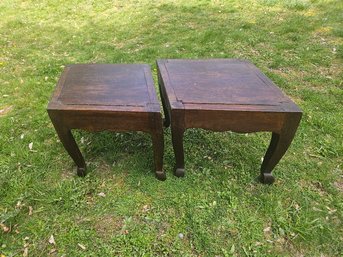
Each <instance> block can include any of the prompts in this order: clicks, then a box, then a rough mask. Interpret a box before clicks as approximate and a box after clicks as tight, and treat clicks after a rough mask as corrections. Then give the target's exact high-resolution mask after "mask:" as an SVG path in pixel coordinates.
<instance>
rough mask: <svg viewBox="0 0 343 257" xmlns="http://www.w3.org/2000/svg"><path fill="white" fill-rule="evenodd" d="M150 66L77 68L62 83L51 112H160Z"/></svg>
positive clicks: (66, 73)
mask: <svg viewBox="0 0 343 257" xmlns="http://www.w3.org/2000/svg"><path fill="white" fill-rule="evenodd" d="M159 106H160V105H159V102H158V100H157V97H156V92H155V88H154V83H153V79H152V75H151V71H150V67H149V65H146V64H73V65H68V66H67V67H66V68H65V70H64V72H63V74H62V75H61V79H60V80H59V82H58V84H57V87H56V90H55V92H54V94H53V97H52V99H51V101H50V103H49V107H48V108H50V109H52V108H56V109H63V110H76V109H77V110H104V111H106V110H107V111H137V112H140V111H143V112H146V111H147V112H160V107H159Z"/></svg>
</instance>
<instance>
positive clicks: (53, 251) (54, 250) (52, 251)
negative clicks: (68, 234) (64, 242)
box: [49, 248, 57, 254]
mask: <svg viewBox="0 0 343 257" xmlns="http://www.w3.org/2000/svg"><path fill="white" fill-rule="evenodd" d="M55 252H57V249H56V248H52V249H51V250H50V251H49V254H53V253H55Z"/></svg>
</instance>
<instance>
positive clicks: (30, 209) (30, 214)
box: [29, 206, 33, 216]
mask: <svg viewBox="0 0 343 257" xmlns="http://www.w3.org/2000/svg"><path fill="white" fill-rule="evenodd" d="M32 214H33V208H32V206H29V216H32Z"/></svg>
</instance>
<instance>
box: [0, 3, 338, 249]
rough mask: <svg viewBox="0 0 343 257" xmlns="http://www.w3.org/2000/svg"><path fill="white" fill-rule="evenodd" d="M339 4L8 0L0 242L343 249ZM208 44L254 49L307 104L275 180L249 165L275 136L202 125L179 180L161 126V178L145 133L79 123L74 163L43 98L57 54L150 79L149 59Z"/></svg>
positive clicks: (237, 54)
mask: <svg viewBox="0 0 343 257" xmlns="http://www.w3.org/2000/svg"><path fill="white" fill-rule="evenodd" d="M342 13H343V2H342V1H340V0H326V1H325V0H292V1H286V0H285V1H282V0H255V1H253V0H245V1H238V0H230V1H207V0H201V1H200V0H188V1H183V0H175V1H168V0H161V1H149V0H141V1H136V0H129V1H103V0H98V1H54V0H49V1H48V0H44V1H15V0H2V1H1V2H0V15H1V19H0V110H2V111H1V113H0V223H1V226H2V227H1V231H0V255H1V254H3V255H5V256H21V255H23V253H24V255H25V254H26V252H25V251H28V254H29V256H47V255H49V254H51V255H54V256H116V255H120V256H163V255H168V256H342V252H343V229H342V228H343V224H342V220H343V201H342V199H343V172H342V163H343V126H342V124H343V115H342V110H343V73H342V70H343V30H342V28H343V15H342ZM211 57H217V58H221V57H223V58H244V59H248V60H250V61H251V62H253V63H254V64H255V65H256V66H258V67H259V68H260V69H261V70H262V71H263V72H265V73H266V74H267V75H268V76H269V77H270V78H271V79H272V80H273V81H274V82H275V83H277V84H278V85H279V86H280V87H281V88H282V90H283V91H284V92H285V93H286V94H287V95H289V96H290V97H291V98H292V99H294V101H295V102H296V103H297V104H298V105H299V106H300V107H301V108H302V110H303V111H304V115H303V119H302V122H301V125H300V127H299V130H298V132H297V135H296V137H295V140H294V142H293V144H292V145H291V147H290V149H289V151H288V152H287V154H286V155H285V156H284V158H283V159H282V160H281V162H280V163H279V165H278V166H277V167H276V168H275V172H274V174H275V176H276V178H277V181H276V183H275V184H274V185H272V186H265V185H262V184H260V183H259V182H258V181H257V180H256V177H257V176H258V171H259V166H260V159H261V157H262V156H263V154H264V151H265V149H266V147H267V145H268V141H269V136H270V135H268V134H267V133H260V134H249V135H244V134H243V135H242V134H236V133H230V132H225V133H212V132H207V131H204V130H188V131H187V132H186V134H185V152H186V168H187V175H186V177H185V178H183V179H177V178H175V177H174V176H173V175H172V167H173V165H174V156H173V151H172V147H171V135H170V129H166V130H165V145H166V149H165V159H164V167H165V170H166V172H167V176H168V179H167V180H166V181H165V182H160V181H157V180H156V179H155V178H154V174H153V172H152V169H153V167H152V150H151V151H147V149H151V140H150V138H149V136H148V135H145V134H143V133H106V132H103V133H87V132H82V131H75V136H76V138H77V140H78V142H79V143H80V147H81V149H82V151H83V153H84V154H85V158H86V161H87V164H88V167H89V169H88V175H87V176H86V177H85V178H79V177H77V176H76V171H75V166H74V164H73V162H72V160H71V159H70V158H69V156H68V155H67V153H66V152H65V150H64V149H63V147H62V145H61V143H60V142H59V141H58V138H57V135H56V133H55V131H54V129H53V127H52V125H51V122H50V120H49V118H48V115H47V113H46V106H47V103H48V101H49V98H50V95H51V93H52V91H53V89H54V87H55V85H56V82H57V80H58V77H59V76H60V74H61V72H62V70H63V66H64V65H66V64H70V63H135V62H136V63H142V62H143V63H148V64H150V65H151V66H152V68H153V72H154V79H155V81H156V65H155V60H156V59H158V58H211ZM31 142H33V147H32V150H31V151H30V149H29V147H28V145H29V144H30V143H31ZM81 142H83V143H81ZM99 193H104V194H105V196H104V197H103V196H101V195H102V194H100V195H99ZM31 208H32V210H33V211H32V213H30V209H31ZM30 214H31V215H30ZM6 228H7V229H10V231H7V229H6ZM180 233H182V234H183V238H180V237H179V234H180ZM51 235H53V236H54V239H55V245H54V244H51V243H49V238H50V236H51ZM79 244H81V245H82V246H84V247H82V246H80V245H79ZM82 248H84V249H82ZM25 249H26V250H25Z"/></svg>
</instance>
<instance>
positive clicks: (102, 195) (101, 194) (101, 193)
mask: <svg viewBox="0 0 343 257" xmlns="http://www.w3.org/2000/svg"><path fill="white" fill-rule="evenodd" d="M98 196H101V197H105V196H106V194H105V193H104V192H100V193H99V194H98Z"/></svg>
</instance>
